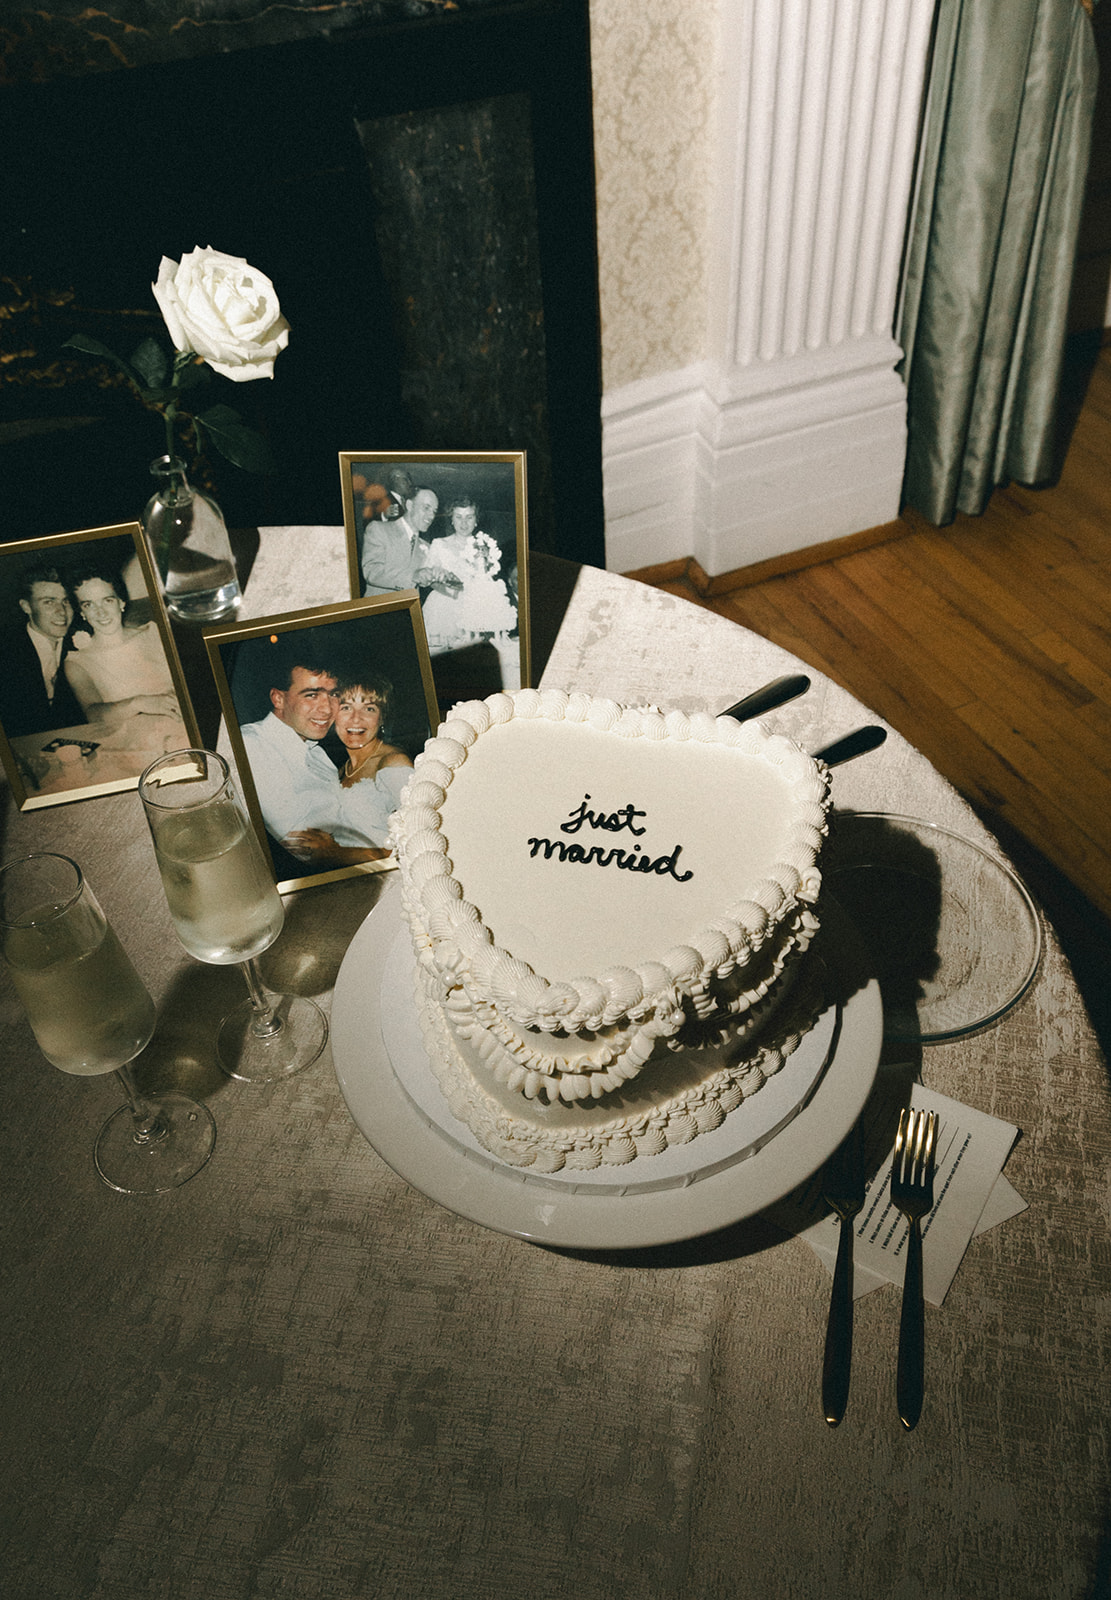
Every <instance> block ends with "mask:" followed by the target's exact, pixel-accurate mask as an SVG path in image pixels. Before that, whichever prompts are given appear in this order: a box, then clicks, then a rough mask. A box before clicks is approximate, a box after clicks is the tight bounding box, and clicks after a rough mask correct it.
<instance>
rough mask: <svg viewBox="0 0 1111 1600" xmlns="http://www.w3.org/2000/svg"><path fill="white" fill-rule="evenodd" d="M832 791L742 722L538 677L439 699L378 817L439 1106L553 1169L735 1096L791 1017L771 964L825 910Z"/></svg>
mask: <svg viewBox="0 0 1111 1600" xmlns="http://www.w3.org/2000/svg"><path fill="white" fill-rule="evenodd" d="M828 792H829V780H828V773H827V772H826V770H825V768H824V767H822V766H820V765H819V764H818V763H817V762H815V761H814V760H813V759H812V758H811V757H810V756H808V755H806V754H804V752H803V751H801V750H800V749H799V748H798V746H797V745H795V744H793V743H792V742H791V741H790V740H788V739H785V738H783V737H780V736H776V735H772V734H769V733H768V732H767V731H766V730H764V729H763V728H762V727H761V726H760V725H759V724H754V723H744V724H742V723H737V722H735V721H733V720H732V719H731V718H728V717H712V716H709V715H706V714H696V715H694V716H687V715H685V714H684V713H682V712H679V711H669V712H666V713H665V712H662V711H659V710H656V709H655V708H647V709H641V710H633V709H630V708H627V707H621V706H619V705H617V704H615V703H614V702H613V701H610V700H603V699H592V698H591V697H589V696H587V695H582V694H570V695H568V694H564V693H562V692H559V691H555V690H545V691H537V690H534V689H525V690H521V691H519V692H518V693H516V694H512V695H510V694H496V695H491V696H490V697H489V699H487V700H484V701H468V702H465V703H463V704H461V705H458V706H456V707H454V708H453V710H452V712H451V714H450V717H449V719H448V721H447V722H445V723H443V724H442V725H441V726H440V728H439V730H438V732H437V734H436V736H435V737H434V738H432V739H430V740H429V742H428V743H427V745H426V746H425V749H424V752H423V754H422V755H421V756H419V757H418V758H417V763H416V771H415V773H414V776H413V780H412V782H411V783H410V785H409V788H408V790H407V791H406V793H405V795H404V797H403V800H402V804H401V806H400V808H399V810H398V811H397V813H396V814H395V817H394V822H393V834H394V841H395V844H396V848H397V856H398V864H399V868H400V873H401V879H402V894H403V903H404V909H405V914H406V917H407V918H408V922H409V927H410V931H411V934H412V938H413V944H414V947H415V950H416V956H417V971H418V985H419V991H420V992H419V996H418V1003H419V1005H420V1009H421V1023H422V1029H423V1032H424V1040H425V1046H426V1048H427V1051H428V1056H429V1060H430V1062H431V1065H432V1069H433V1071H434V1073H435V1074H436V1078H437V1081H438V1083H439V1086H440V1089H441V1091H442V1092H443V1095H444V1098H445V1099H446V1101H447V1104H448V1106H449V1107H450V1109H451V1113H452V1114H453V1115H454V1117H456V1118H457V1119H459V1120H460V1121H461V1122H463V1123H465V1124H466V1126H467V1127H468V1128H469V1129H470V1130H471V1132H472V1133H473V1135H474V1136H475V1138H476V1139H477V1140H478V1141H479V1143H480V1144H481V1145H482V1146H484V1148H485V1149H486V1150H488V1151H489V1152H491V1154H493V1155H495V1156H497V1157H498V1158H499V1159H501V1160H503V1161H506V1162H508V1163H510V1164H511V1165H513V1166H518V1167H524V1168H528V1169H532V1170H534V1171H536V1172H538V1173H540V1172H543V1173H553V1172H558V1171H560V1170H561V1169H562V1168H564V1167H566V1168H568V1169H570V1170H571V1171H588V1170H591V1169H593V1168H597V1167H600V1166H614V1167H620V1166H626V1165H627V1164H628V1163H629V1162H631V1161H633V1160H636V1159H638V1158H642V1157H648V1156H651V1155H653V1154H657V1153H660V1152H662V1151H664V1150H667V1149H668V1148H669V1147H671V1146H674V1145H677V1144H686V1143H688V1142H689V1141H690V1140H692V1139H694V1138H695V1137H697V1136H698V1135H699V1134H701V1133H705V1132H708V1131H710V1130H712V1129H715V1128H717V1127H719V1126H720V1125H721V1124H722V1122H723V1121H724V1119H725V1118H726V1116H727V1115H729V1114H730V1113H732V1112H737V1113H738V1115H741V1116H743V1110H742V1111H738V1108H740V1107H742V1106H743V1103H744V1101H745V1100H746V1099H747V1098H749V1097H750V1096H751V1095H752V1094H754V1093H755V1092H756V1091H757V1090H758V1089H759V1088H760V1087H761V1085H762V1084H763V1083H764V1082H765V1080H766V1078H767V1077H768V1076H769V1075H770V1074H772V1073H774V1072H775V1071H777V1070H778V1068H779V1066H780V1065H781V1064H782V1061H783V1059H784V1057H785V1056H786V1055H787V1054H789V1052H790V1051H791V1049H793V1048H794V1046H795V1045H796V1044H797V1043H798V1038H799V1033H800V1030H801V1029H802V1028H804V1027H805V1021H803V1020H801V1018H802V1014H803V1013H805V1011H806V1007H807V1004H808V1002H807V1000H806V997H805V992H804V991H805V988H806V986H805V984H801V985H796V986H795V987H796V989H797V990H798V993H796V994H795V995H794V996H792V995H791V993H790V991H791V988H792V985H791V984H790V983H789V982H788V981H787V979H788V978H789V976H790V975H791V973H792V969H793V968H794V965H795V962H796V958H797V957H798V956H799V955H800V954H801V953H802V952H803V951H804V950H805V949H806V947H807V945H808V944H809V942H810V940H811V939H812V937H813V935H814V934H815V932H816V931H817V928H818V921H817V917H816V915H815V903H816V901H817V897H818V890H819V886H820V882H821V876H820V873H819V871H818V864H817V863H818V857H819V853H820V850H821V846H822V840H823V836H824V833H825V827H826V811H827V807H828ZM784 996H786V998H785V999H784ZM800 997H801V998H800ZM810 1015H811V1016H812V1015H813V1011H812V1010H811V1012H810Z"/></svg>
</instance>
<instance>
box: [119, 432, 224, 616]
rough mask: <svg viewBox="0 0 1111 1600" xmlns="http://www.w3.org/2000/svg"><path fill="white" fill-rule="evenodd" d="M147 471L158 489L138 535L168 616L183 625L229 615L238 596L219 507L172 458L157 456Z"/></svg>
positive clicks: (153, 495) (177, 461) (144, 513)
mask: <svg viewBox="0 0 1111 1600" xmlns="http://www.w3.org/2000/svg"><path fill="white" fill-rule="evenodd" d="M150 470H151V472H152V474H153V475H154V477H155V478H157V480H158V488H157V489H156V490H155V491H154V493H153V494H152V495H151V497H150V499H149V500H148V501H147V506H146V510H145V511H144V512H143V531H144V532H145V534H146V536H147V543H148V544H149V545H150V551H151V555H152V556H153V557H154V563H155V566H156V567H157V568H158V575H159V577H160V578H161V580H162V589H163V592H164V594H165V597H166V606H167V608H168V610H169V612H170V614H171V616H174V617H178V618H180V619H181V620H182V621H185V622H215V621H217V620H218V619H219V618H220V617H230V616H232V615H233V614H234V613H235V611H236V610H237V609H238V607H239V602H240V600H241V599H242V595H241V593H240V589H239V580H238V578H237V577H236V573H235V559H234V557H233V556H232V553H231V542H230V540H229V539H228V530H227V526H226V525H225V523H224V516H223V513H222V511H221V510H220V507H219V506H218V505H217V504H216V502H215V501H214V500H212V499H210V497H209V496H208V495H206V494H204V493H202V491H201V490H200V489H194V488H193V486H192V484H191V483H190V482H189V479H188V478H187V477H186V475H185V467H184V464H183V463H182V462H181V461H179V460H178V459H177V457H176V456H159V457H158V459H157V460H156V461H152V462H151V466H150Z"/></svg>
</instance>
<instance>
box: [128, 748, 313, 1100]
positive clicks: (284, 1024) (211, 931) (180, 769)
mask: <svg viewBox="0 0 1111 1600" xmlns="http://www.w3.org/2000/svg"><path fill="white" fill-rule="evenodd" d="M139 794H140V797H141V799H142V802H143V807H144V809H145V811H146V814H147V822H148V823H149V825H150V832H151V838H152V839H153V840H154V853H155V857H156V859H157V861H158V870H159V872H160V873H161V874H162V887H163V888H164V889H165V891H166V901H167V904H168V905H169V908H170V915H171V917H172V918H173V919H174V927H175V928H176V929H177V936H178V938H179V939H180V940H181V942H182V944H183V945H184V946H185V948H186V950H188V952H189V954H190V955H192V956H196V958H197V960H198V961H206V962H209V963H210V964H212V965H213V966H232V965H235V966H238V967H239V968H240V969H241V971H242V973H243V976H244V978H245V979H246V982H247V992H248V996H249V998H248V999H247V1000H245V1001H243V1003H242V1004H241V1005H239V1006H237V1007H236V1008H235V1009H234V1010H233V1011H231V1012H229V1014H228V1015H227V1016H226V1017H225V1018H224V1020H223V1022H222V1023H221V1024H220V1030H219V1033H218V1035H217V1041H216V1049H217V1055H218V1056H219V1060H220V1065H221V1067H222V1068H223V1069H224V1071H225V1072H226V1073H227V1074H228V1076H229V1077H232V1078H236V1079H238V1080H239V1081H240V1082H241V1083H273V1082H275V1081H276V1080H277V1079H279V1078H287V1077H289V1076H290V1074H291V1073H294V1072H299V1071H300V1070H301V1068H302V1067H307V1066H309V1065H310V1063H311V1062H313V1061H315V1060H316V1058H317V1057H318V1056H319V1054H320V1052H321V1051H322V1050H323V1048H324V1043H325V1040H326V1039H327V1037H328V1024H327V1021H326V1019H325V1017H324V1014H323V1012H322V1011H321V1010H320V1007H319V1006H317V1005H315V1004H314V1002H313V1001H311V1000H307V999H304V998H302V997H300V996H296V995H275V994H271V993H270V992H269V991H268V990H267V989H266V987H265V986H264V984H263V982H262V977H261V975H260V973H259V969H258V957H259V956H260V955H261V954H262V952H263V951H264V950H268V949H269V947H270V946H271V945H272V944H273V943H274V940H275V939H276V938H277V937H278V935H279V933H281V931H282V924H283V921H284V917H285V913H284V911H283V909H282V902H281V898H280V897H279V895H278V891H277V888H276V887H275V884H274V877H273V873H272V871H271V868H270V863H269V862H268V861H267V859H266V856H265V854H264V853H263V849H262V846H261V845H260V844H259V841H258V837H257V835H256V834H255V831H254V828H253V827H252V826H251V822H250V819H249V817H248V816H247V813H246V810H245V809H244V807H243V804H242V802H241V801H240V799H239V796H238V795H237V794H236V791H235V789H234V787H233V785H232V780H231V773H230V772H229V771H228V765H227V762H226V761H225V760H224V759H223V757H222V756H219V755H216V754H215V753H214V752H213V751H211V750H174V751H171V752H170V753H169V754H168V755H164V756H160V757H159V759H158V760H157V761H154V762H152V763H151V765H150V766H149V767H148V768H147V770H146V771H145V772H144V773H143V775H142V777H141V778H140V779H139Z"/></svg>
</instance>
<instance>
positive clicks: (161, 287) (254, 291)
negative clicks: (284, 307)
mask: <svg viewBox="0 0 1111 1600" xmlns="http://www.w3.org/2000/svg"><path fill="white" fill-rule="evenodd" d="M151 288H152V289H153V290H154V298H155V299H156V300H157V301H158V309H159V310H160V311H161V313H162V315H163V317H164V318H165V321H166V326H167V328H168V329H169V330H170V338H171V339H172V340H173V342H174V349H175V350H193V351H195V352H196V354H197V355H199V356H200V357H201V358H202V360H204V361H207V362H208V364H209V366H210V367H211V368H212V369H213V371H214V372H219V373H221V374H222V376H223V377H225V378H231V379H233V380H234V382H236V383H246V382H247V380H248V379H250V378H272V377H273V376H274V361H275V358H276V357H277V354H278V352H279V351H280V350H284V349H285V347H286V345H287V344H288V343H289V323H288V322H287V321H286V320H285V318H284V317H283V316H282V313H281V307H280V306H279V305H278V296H277V295H276V294H275V292H274V285H273V284H272V283H271V282H270V279H269V278H266V277H263V275H262V273H261V272H258V271H256V269H255V268H254V267H251V266H248V265H247V263H246V261H244V260H243V258H242V256H226V255H224V253H223V251H221V250H213V249H210V248H206V249H204V250H199V249H198V250H191V251H190V252H189V253H188V255H184V256H182V258H181V261H180V263H179V262H176V261H171V260H170V259H169V258H168V257H167V256H163V257H162V263H161V265H160V267H159V269H158V282H157V283H152V284H151Z"/></svg>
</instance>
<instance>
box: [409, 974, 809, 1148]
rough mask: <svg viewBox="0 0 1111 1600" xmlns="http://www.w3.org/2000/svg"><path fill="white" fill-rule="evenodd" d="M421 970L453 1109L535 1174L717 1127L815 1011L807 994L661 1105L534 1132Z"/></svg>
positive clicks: (428, 1023)
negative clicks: (485, 1083) (484, 1074)
mask: <svg viewBox="0 0 1111 1600" xmlns="http://www.w3.org/2000/svg"><path fill="white" fill-rule="evenodd" d="M427 976H428V975H427V974H422V973H421V972H420V970H419V968H418V973H417V979H416V998H417V1005H418V1012H419V1020H420V1027H421V1034H422V1038H423V1041H424V1048H425V1053H426V1054H427V1056H428V1060H429V1063H430V1065H431V1067H432V1073H433V1076H434V1077H435V1079H436V1082H437V1084H438V1085H439V1088H440V1092H441V1094H442V1095H443V1097H444V1100H445V1101H446V1103H447V1106H448V1109H449V1110H450V1111H451V1114H452V1115H453V1116H454V1117H455V1118H456V1120H457V1121H458V1122H461V1123H463V1124H464V1125H465V1126H466V1127H468V1128H469V1129H470V1130H471V1132H472V1133H473V1134H474V1137H475V1138H476V1139H477V1140H478V1142H479V1144H480V1145H481V1146H482V1147H483V1149H484V1150H486V1151H488V1152H489V1154H490V1155H492V1156H495V1157H496V1158H497V1159H498V1160H499V1161H503V1162H505V1163H506V1165H508V1166H512V1167H520V1168H528V1169H532V1170H534V1171H535V1172H537V1173H544V1174H548V1173H555V1172H561V1171H563V1170H564V1169H565V1168H566V1169H568V1170H571V1171H579V1172H590V1171H594V1170H595V1169H596V1168H598V1167H601V1166H607V1167H623V1166H626V1165H628V1164H629V1162H631V1161H635V1160H636V1159H638V1158H639V1157H651V1156H655V1155H662V1154H663V1152H664V1151H665V1150H667V1149H669V1148H670V1147H671V1146H673V1145H685V1144H689V1143H690V1142H691V1140H693V1139H696V1138H697V1137H698V1136H699V1134H702V1133H709V1132H711V1131H712V1130H713V1129H715V1128H718V1127H720V1126H721V1124H722V1123H723V1122H724V1121H725V1118H726V1117H727V1116H728V1115H729V1114H730V1113H731V1112H733V1111H736V1110H737V1109H738V1107H740V1106H741V1105H742V1104H743V1103H744V1101H745V1100H746V1099H748V1098H749V1097H750V1096H751V1095H753V1094H756V1093H757V1092H758V1090H759V1089H761V1088H762V1087H763V1085H764V1084H765V1083H766V1082H767V1080H768V1078H770V1077H772V1076H773V1075H774V1074H775V1073H776V1072H778V1071H779V1069H780V1068H781V1067H782V1065H783V1063H784V1062H785V1061H786V1060H787V1058H788V1056H790V1055H792V1054H793V1052H794V1051H795V1050H796V1049H797V1048H798V1046H799V1045H800V1044H801V1042H802V1039H803V1038H804V1036H805V1034H806V1032H807V1031H808V1028H809V1027H810V1026H812V1024H813V1021H814V1016H815V1014H816V1009H817V1008H816V1006H815V997H814V996H813V995H811V994H806V995H805V996H804V997H803V999H802V1001H801V1004H800V1006H799V1008H798V1010H797V1011H794V1008H793V1014H792V1016H791V1018H790V1022H789V1025H788V1026H786V1027H785V1028H784V1029H783V1031H782V1032H781V1033H779V1034H778V1035H777V1036H776V1037H775V1038H774V1040H773V1039H769V1040H767V1041H766V1042H761V1041H756V1042H755V1043H754V1044H753V1045H752V1047H751V1050H750V1053H749V1054H748V1055H745V1056H743V1057H742V1058H740V1059H739V1060H737V1061H736V1062H735V1063H731V1064H729V1065H727V1066H723V1067H719V1068H718V1069H717V1070H715V1071H713V1072H711V1073H710V1074H708V1075H707V1077H706V1079H705V1080H704V1081H703V1082H701V1083H699V1084H696V1085H694V1086H692V1087H691V1088H689V1089H686V1090H684V1091H682V1092H681V1093H679V1094H677V1095H674V1096H670V1097H668V1098H665V1099H662V1100H661V1101H660V1103H659V1104H658V1105H655V1106H653V1107H651V1108H650V1109H647V1110H642V1111H637V1112H634V1113H632V1114H630V1115H626V1116H617V1117H613V1118H611V1119H610V1120H608V1121H606V1122H603V1123H601V1124H599V1125H597V1126H592V1127H590V1128H589V1129H585V1128H584V1129H580V1130H575V1129H569V1128H562V1129H559V1130H555V1131H547V1130H543V1129H536V1128H534V1127H532V1126H530V1125H528V1124H527V1123H526V1122H524V1121H523V1120H522V1119H521V1118H518V1117H514V1116H513V1115H512V1114H511V1113H509V1112H508V1111H506V1109H505V1107H504V1106H503V1105H501V1104H500V1103H499V1102H498V1101H497V1100H496V1099H495V1098H494V1097H493V1096H492V1095H491V1094H490V1093H488V1092H487V1091H486V1090H485V1089H484V1088H483V1087H482V1085H481V1084H480V1083H479V1082H478V1081H477V1079H476V1078H475V1076H474V1073H473V1072H472V1070H471V1069H470V1067H469V1066H468V1064H467V1062H466V1061H465V1059H464V1058H463V1056H462V1055H461V1054H460V1051H459V1044H458V1041H457V1040H456V1039H455V1038H454V1037H453V1035H452V1030H451V1026H450V1024H449V1023H448V1021H447V1019H446V1017H445V1016H444V1014H443V1012H442V1010H441V1009H440V1006H439V1003H438V1001H437V999H436V996H435V994H434V993H430V992H429V991H428V988H427Z"/></svg>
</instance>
